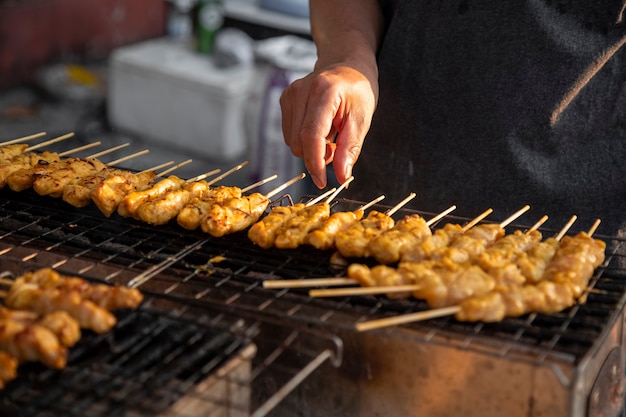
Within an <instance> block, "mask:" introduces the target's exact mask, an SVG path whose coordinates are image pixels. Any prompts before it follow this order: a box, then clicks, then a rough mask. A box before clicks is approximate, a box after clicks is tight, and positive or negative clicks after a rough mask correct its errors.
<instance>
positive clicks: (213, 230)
mask: <svg viewBox="0 0 626 417" xmlns="http://www.w3.org/2000/svg"><path fill="white" fill-rule="evenodd" d="M300 179H301V178H300V176H299V177H295V178H293V179H292V180H290V181H288V183H289V185H291V184H292V183H295V182H297V181H299V180H300ZM283 187H284V184H283V185H282V186H279V187H277V189H281V190H282V189H283ZM277 189H274V190H273V191H270V192H269V193H267V194H265V195H263V194H261V193H253V194H249V195H245V196H241V197H233V198H231V199H227V200H225V201H223V202H221V203H215V204H213V205H212V206H211V207H210V208H209V210H208V212H207V215H206V216H205V217H204V218H203V219H202V221H201V223H200V227H201V228H202V231H203V232H205V233H209V234H210V235H211V236H213V237H221V236H224V235H226V234H231V233H235V232H240V231H243V230H246V229H248V228H251V226H253V225H254V224H255V223H257V222H258V221H259V218H260V217H261V216H262V215H263V213H265V210H266V209H267V207H268V206H269V204H270V198H271V196H272V195H273V194H274V193H276V192H278V191H277ZM334 191H335V189H334V188H333V189H332V190H330V191H328V192H327V193H324V194H323V195H324V196H325V197H327V196H328V195H330V194H332V193H333V192H334ZM320 198H321V196H320V197H318V198H317V199H314V200H316V201H317V200H318V199H320ZM313 204H314V203H312V202H309V203H307V204H306V205H305V206H311V205H313Z"/></svg>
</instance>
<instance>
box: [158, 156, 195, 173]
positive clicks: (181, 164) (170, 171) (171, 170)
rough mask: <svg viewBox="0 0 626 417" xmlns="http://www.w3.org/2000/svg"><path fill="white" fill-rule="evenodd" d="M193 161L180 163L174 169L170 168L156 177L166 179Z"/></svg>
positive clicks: (188, 160)
mask: <svg viewBox="0 0 626 417" xmlns="http://www.w3.org/2000/svg"><path fill="white" fill-rule="evenodd" d="M191 161H192V160H191V159H187V160H186V161H183V162H179V163H177V164H176V165H174V166H173V167H171V168H168V169H166V170H165V171H162V172H159V173H158V174H156V177H157V178H161V177H164V176H166V175H167V174H170V173H172V172H174V171H176V170H177V169H179V168H181V167H183V166H185V165H187V164H190V163H191Z"/></svg>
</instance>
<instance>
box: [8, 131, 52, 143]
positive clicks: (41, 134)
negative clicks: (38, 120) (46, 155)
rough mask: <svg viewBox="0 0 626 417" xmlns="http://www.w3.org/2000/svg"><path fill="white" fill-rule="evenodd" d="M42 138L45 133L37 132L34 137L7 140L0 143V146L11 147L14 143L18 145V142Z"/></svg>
mask: <svg viewBox="0 0 626 417" xmlns="http://www.w3.org/2000/svg"><path fill="white" fill-rule="evenodd" d="M42 136H46V132H39V133H35V134H34V135H29V136H22V137H21V138H16V139H11V140H7V141H5V142H1V143H0V146H7V145H13V144H14V143H20V142H28V141H29V140H33V139H37V138H40V137H42Z"/></svg>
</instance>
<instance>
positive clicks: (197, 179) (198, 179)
mask: <svg viewBox="0 0 626 417" xmlns="http://www.w3.org/2000/svg"><path fill="white" fill-rule="evenodd" d="M220 172H221V170H220V169H219V168H216V169H213V170H211V171H209V172H205V173H204V174H200V175H197V176H195V177H193V178H190V179H188V180H187V181H185V182H186V183H191V182H198V181H201V180H203V179H204V178H206V177H210V176H211V175H215V174H219V173H220Z"/></svg>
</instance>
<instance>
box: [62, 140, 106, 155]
mask: <svg viewBox="0 0 626 417" xmlns="http://www.w3.org/2000/svg"><path fill="white" fill-rule="evenodd" d="M101 144H102V143H101V142H100V141H98V142H93V143H88V144H87V145H83V146H79V147H77V148H74V149H70V150H67V151H64V152H59V156H61V157H63V156H67V155H70V154H73V153H76V152H80V151H84V150H85V149H91V148H95V147H96V146H100V145H101Z"/></svg>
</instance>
